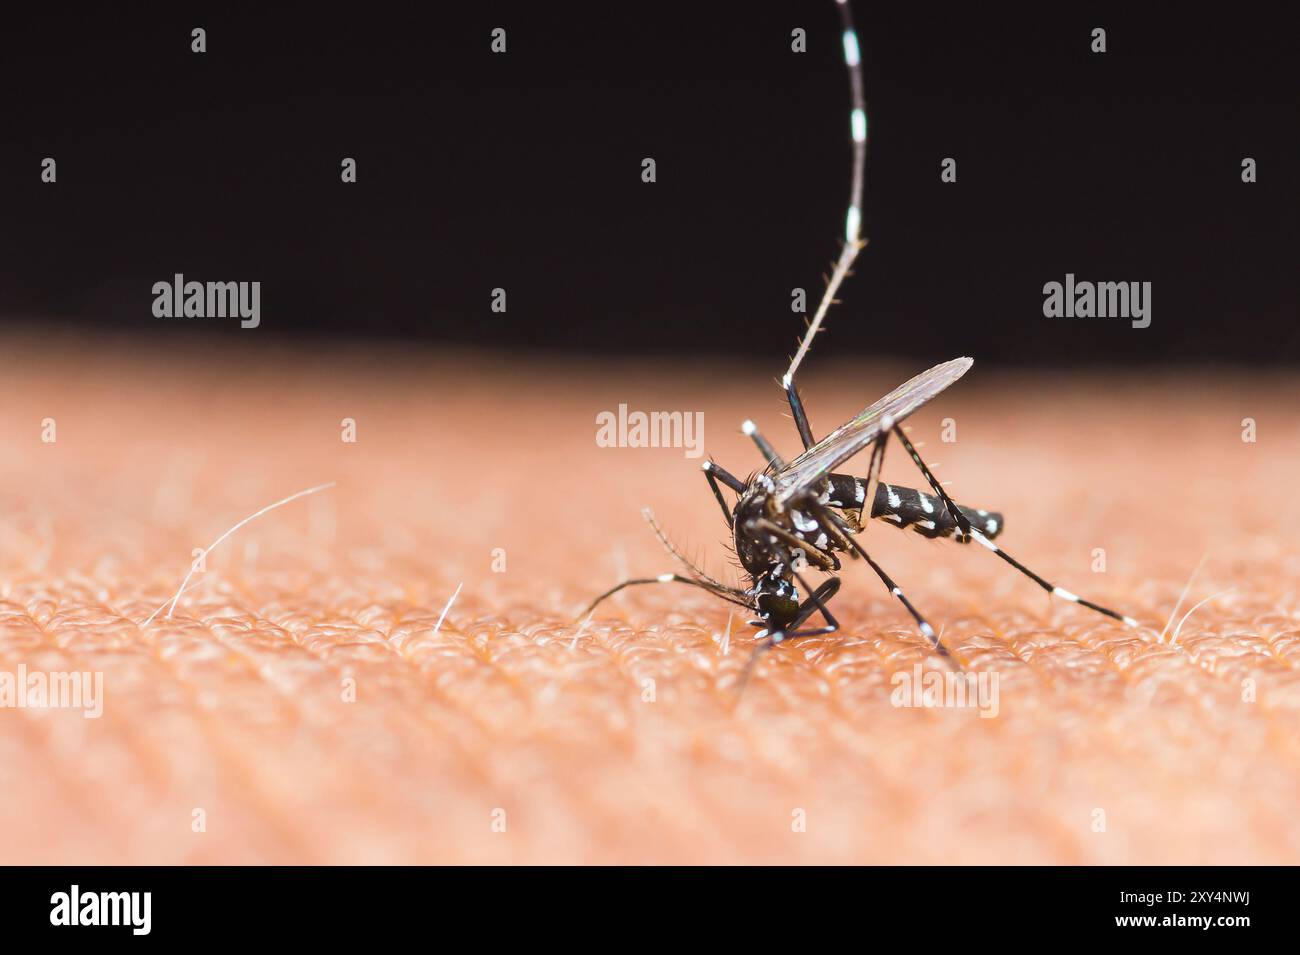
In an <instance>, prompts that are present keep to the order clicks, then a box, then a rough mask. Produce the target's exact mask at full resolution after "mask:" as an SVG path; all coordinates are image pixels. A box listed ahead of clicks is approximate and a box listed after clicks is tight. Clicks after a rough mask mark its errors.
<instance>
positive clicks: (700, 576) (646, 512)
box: [641, 507, 734, 590]
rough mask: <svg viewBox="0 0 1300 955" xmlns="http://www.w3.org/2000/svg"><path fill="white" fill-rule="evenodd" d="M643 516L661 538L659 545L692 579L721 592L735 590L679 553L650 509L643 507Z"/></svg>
mask: <svg viewBox="0 0 1300 955" xmlns="http://www.w3.org/2000/svg"><path fill="white" fill-rule="evenodd" d="M641 516H642V517H644V518H645V522H646V523H647V524H649V525H650V529H651V530H652V531H654V532H655V537H657V538H659V543H661V544H663V545H664V550H666V551H668V553H669V554H671V555H672V556H673V557H674V558H676V559H677V560H678V561H679V562H680V563H681V565H682V566H683V567H685V568H686V569H687V570H689V571H690V572H691V576H692V577H694V578H696V579H697V580H700V581H703V582H705V583H708V584H712V585H713V586H714V587H717V588H719V589H721V590H733V589H734V588H732V587H728V586H727V585H726V584H724V583H722V582H721V581H717V580H714V579H713V578H712V577H710V576H709V575H708V574H706V573H705V572H704V571H702V570H700V568H699V567H696V566H695V564H694V563H692V562H691V561H690V560H689V559H688V558H687V557H686V555H685V554H683V553H682V552H681V551H679V550H678V549H677V547H676V545H674V544H673V542H672V541H671V540H669V539H668V535H667V534H665V533H664V531H663V528H661V527H660V526H659V522H658V521H656V520H655V515H654V512H653V511H651V510H650V508H648V507H643V508H642V509H641Z"/></svg>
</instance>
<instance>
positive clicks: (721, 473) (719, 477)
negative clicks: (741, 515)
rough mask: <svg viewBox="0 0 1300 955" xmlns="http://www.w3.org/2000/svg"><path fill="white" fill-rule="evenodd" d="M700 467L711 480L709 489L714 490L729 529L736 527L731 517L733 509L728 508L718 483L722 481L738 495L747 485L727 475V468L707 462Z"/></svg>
mask: <svg viewBox="0 0 1300 955" xmlns="http://www.w3.org/2000/svg"><path fill="white" fill-rule="evenodd" d="M700 467H701V468H702V469H703V470H704V476H705V477H706V478H708V479H709V487H711V488H713V496H714V497H716V498H717V499H718V507H720V508H722V516H723V517H725V518H726V519H727V527H729V528H730V527H734V526H735V520H734V519H733V518H732V516H731V508H730V507H728V506H727V501H726V499H725V498H724V497H723V496H722V488H720V487H718V482H719V481H721V482H722V483H723V484H725V485H727V487H729V488H731V489H732V490H733V491H735V492H736V493H737V494H740V493H741V492H742V491H744V490H745V485H744V484H743V483H741V482H740V481H738V480H736V478H735V477H734V476H732V475H731V474H729V473H727V471H726V469H725V468H720V467H718V466H717V465H716V464H714V463H713V462H712V461H705V462H704V463H703V464H702V465H700Z"/></svg>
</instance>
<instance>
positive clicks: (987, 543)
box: [971, 530, 1138, 627]
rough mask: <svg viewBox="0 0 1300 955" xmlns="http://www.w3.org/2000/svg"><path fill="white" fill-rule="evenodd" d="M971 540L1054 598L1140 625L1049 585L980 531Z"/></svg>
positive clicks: (1076, 595)
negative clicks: (991, 552) (1060, 598)
mask: <svg viewBox="0 0 1300 955" xmlns="http://www.w3.org/2000/svg"><path fill="white" fill-rule="evenodd" d="M971 539H972V540H974V541H975V543H977V544H980V545H981V546H983V547H987V548H988V549H989V550H991V551H993V553H995V554H997V555H998V556H999V557H1001V558H1002V559H1003V560H1005V561H1006V562H1007V563H1008V564H1010V565H1011V566H1012V567H1014V568H1015V569H1016V570H1018V571H1020V572H1021V573H1022V574H1024V575H1025V576H1026V577H1028V578H1029V579H1030V580H1032V581H1033V582H1034V583H1036V584H1038V586H1040V587H1042V588H1043V589H1044V590H1046V591H1047V592H1048V593H1049V594H1052V595H1053V596H1056V597H1062V598H1064V599H1065V600H1069V601H1071V602H1073V603H1077V604H1079V605H1080V606H1083V607H1087V608H1088V609H1089V610H1095V611H1097V613H1100V614H1104V615H1105V616H1107V617H1111V618H1112V619H1114V620H1118V621H1120V623H1123V624H1126V625H1127V626H1130V627H1136V626H1137V625H1138V622H1137V621H1136V620H1134V619H1133V618H1132V617H1126V616H1125V615H1124V614H1122V613H1117V612H1116V611H1114V610H1111V609H1110V608H1109V607H1103V606H1102V605H1101V604H1095V603H1093V602H1092V601H1091V600H1084V599H1083V598H1082V597H1080V596H1079V595H1078V594H1072V593H1070V591H1068V590H1066V589H1065V588H1064V587H1057V586H1056V585H1054V584H1052V583H1049V582H1048V581H1046V580H1044V579H1043V578H1042V577H1039V576H1038V575H1037V574H1036V573H1034V572H1033V571H1032V570H1030V569H1029V568H1028V567H1026V566H1025V565H1024V564H1022V563H1020V561H1018V560H1016V559H1015V558H1014V557H1012V556H1011V555H1010V554H1008V553H1007V552H1006V551H1004V550H1003V549H1002V548H1001V547H999V546H998V545H997V544H995V543H993V542H992V541H991V540H989V539H988V538H987V537H985V536H984V535H983V534H981V533H980V532H979V531H977V530H972V531H971Z"/></svg>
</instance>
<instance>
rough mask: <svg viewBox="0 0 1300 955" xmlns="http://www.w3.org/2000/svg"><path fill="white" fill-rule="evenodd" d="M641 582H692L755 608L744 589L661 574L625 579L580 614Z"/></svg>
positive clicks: (678, 575) (691, 583)
mask: <svg viewBox="0 0 1300 955" xmlns="http://www.w3.org/2000/svg"><path fill="white" fill-rule="evenodd" d="M641 584H690V585H691V586H692V587H699V588H700V589H701V590H706V591H708V592H709V593H711V594H713V595H714V596H715V597H721V598H722V599H723V600H728V601H730V602H731V603H734V604H739V605H740V606H742V607H747V608H749V609H753V604H752V602H751V601H750V600H749V599H748V597H747V595H746V594H745V592H744V591H743V590H735V589H734V588H731V587H723V586H722V585H720V584H717V585H715V584H708V583H705V582H704V581H702V580H692V579H691V578H690V577H683V576H682V575H681V574H660V575H659V576H658V577H634V578H632V579H631V580H625V581H623V582H622V583H621V584H619V585H618V586H616V587H611V588H609V590H607V591H605V592H604V593H603V594H601V595H600V596H599V597H597V598H596V599H595V600H593V601H592V602H591V603H590V604H588V605H587V609H586V610H584V611H583V612H582V614H580V616H587V615H588V614H590V613H591V612H592V611H594V610H595V609H596V606H597V605H598V604H600V603H601V602H602V601H604V600H607V599H609V598H610V597H612V596H614V594H616V593H618V592H619V591H620V590H622V589H623V588H624V587H635V586H639V585H641Z"/></svg>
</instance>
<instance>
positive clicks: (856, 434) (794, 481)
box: [775, 358, 975, 504]
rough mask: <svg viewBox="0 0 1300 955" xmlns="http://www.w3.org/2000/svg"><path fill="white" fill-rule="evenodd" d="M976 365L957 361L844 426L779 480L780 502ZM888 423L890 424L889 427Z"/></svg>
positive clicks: (926, 373)
mask: <svg viewBox="0 0 1300 955" xmlns="http://www.w3.org/2000/svg"><path fill="white" fill-rule="evenodd" d="M974 363H975V362H974V360H973V359H970V358H954V359H953V360H952V361H946V362H944V363H943V364H942V365H935V366H934V367H933V368H931V369H930V370H929V371H923V372H921V373H920V374H919V375H917V376H916V377H915V378H913V379H911V380H910V381H907V382H904V383H903V384H901V385H899V386H898V387H897V388H895V389H894V390H893V391H891V392H890V393H889V394H887V395H885V397H883V398H881V399H880V400H879V401H877V402H876V403H875V404H873V405H872V406H871V407H870V408H868V409H867V410H866V411H863V412H862V413H861V414H859V415H857V416H856V417H854V418H852V419H850V420H849V421H847V422H845V423H844V424H842V425H840V426H839V427H838V428H836V429H835V430H834V431H832V432H831V433H830V434H828V435H827V436H826V437H824V438H822V439H821V440H820V441H818V442H817V443H816V444H814V445H813V446H812V447H811V448H809V449H808V450H807V451H805V452H804V453H803V454H801V455H799V457H797V458H795V459H794V460H793V461H791V462H790V463H789V464H787V465H786V466H785V468H784V469H783V470H781V472H780V473H778V474H777V475H776V477H775V480H776V493H777V499H778V500H779V501H780V503H782V504H784V503H785V502H786V501H788V500H789V499H790V498H791V497H793V496H794V495H795V494H798V493H799V492H800V491H802V490H804V489H806V488H808V487H811V486H813V485H814V484H816V483H817V482H818V481H820V480H821V479H822V478H824V477H825V476H826V475H827V474H829V473H830V472H831V471H833V470H834V469H835V468H837V467H839V466H840V465H841V464H843V463H844V462H845V461H847V460H848V459H849V458H851V457H853V455H855V454H857V453H858V452H859V451H861V450H862V449H863V448H865V447H866V446H867V445H869V444H871V442H872V441H875V440H876V438H878V437H880V434H881V433H882V432H884V431H887V430H889V428H892V427H893V426H894V425H895V424H897V423H898V422H900V421H902V420H903V419H904V418H906V417H907V416H908V415H910V414H911V413H912V412H913V411H915V410H916V409H917V408H919V407H921V405H923V404H925V403H926V402H927V401H929V400H930V399H931V398H933V397H935V396H936V395H938V394H939V393H940V392H942V391H944V390H945V389H947V387H948V386H949V385H951V384H952V383H953V382H954V381H956V380H957V379H958V378H960V377H961V376H962V375H964V374H966V370H967V369H968V368H970V366H971V365H973V364H974ZM886 420H888V421H889V424H885V422H886Z"/></svg>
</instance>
